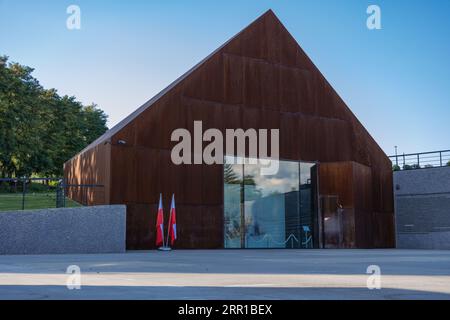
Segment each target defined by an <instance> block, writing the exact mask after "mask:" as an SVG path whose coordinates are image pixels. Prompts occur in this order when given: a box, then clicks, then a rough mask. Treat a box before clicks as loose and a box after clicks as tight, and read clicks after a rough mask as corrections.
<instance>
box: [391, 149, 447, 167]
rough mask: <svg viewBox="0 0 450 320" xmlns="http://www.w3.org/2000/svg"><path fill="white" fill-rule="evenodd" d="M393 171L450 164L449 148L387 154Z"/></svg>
mask: <svg viewBox="0 0 450 320" xmlns="http://www.w3.org/2000/svg"><path fill="white" fill-rule="evenodd" d="M389 159H390V160H391V162H392V166H393V169H394V171H398V170H402V169H403V170H410V169H421V168H432V167H445V166H450V150H439V151H428V152H419V153H403V154H397V155H394V156H389Z"/></svg>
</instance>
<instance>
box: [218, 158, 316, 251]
mask: <svg viewBox="0 0 450 320" xmlns="http://www.w3.org/2000/svg"><path fill="white" fill-rule="evenodd" d="M236 163H237V161H236V158H233V157H226V158H225V164H224V222H225V223H224V228H225V230H224V237H225V239H224V245H225V248H312V247H313V246H314V243H313V230H314V229H315V228H314V226H313V224H314V221H315V219H314V217H315V209H314V208H315V207H316V206H315V203H314V202H315V200H314V199H315V196H314V191H313V186H314V185H315V184H314V183H312V181H313V180H312V178H311V177H312V171H313V168H314V166H315V165H314V164H312V163H304V162H295V161H279V170H278V172H277V173H276V174H275V175H261V165H260V164H248V163H249V162H248V161H246V162H245V163H246V164H236Z"/></svg>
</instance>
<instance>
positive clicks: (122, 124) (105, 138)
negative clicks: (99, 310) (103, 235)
mask: <svg viewBox="0 0 450 320" xmlns="http://www.w3.org/2000/svg"><path fill="white" fill-rule="evenodd" d="M269 15H270V16H272V17H274V18H275V19H276V20H278V18H277V17H276V15H275V13H274V12H273V11H272V10H271V9H269V10H267V11H266V12H265V13H264V14H262V15H261V16H260V17H258V18H257V19H256V20H254V21H253V22H252V23H250V24H249V25H248V26H247V27H245V28H244V29H242V30H241V31H240V32H239V33H237V34H236V35H234V36H233V37H232V38H230V39H229V40H228V41H226V42H225V43H224V44H222V45H221V46H220V47H219V48H217V49H216V50H214V51H213V52H212V53H211V54H209V55H208V56H207V57H206V58H204V59H203V60H202V61H200V62H199V63H197V64H196V65H195V66H193V67H192V68H191V69H189V70H188V71H187V72H185V73H184V74H183V75H181V76H180V77H179V78H178V79H176V80H175V81H173V82H172V83H171V84H169V85H168V86H167V87H166V88H164V89H163V90H161V91H160V92H159V93H158V94H157V95H155V96H154V97H153V98H151V99H150V100H148V101H147V102H145V103H144V104H143V105H141V106H140V107H139V108H138V109H136V110H135V111H133V112H132V113H131V114H129V115H128V116H127V117H126V118H125V119H123V120H122V121H120V122H119V123H118V124H116V125H115V126H114V127H112V128H111V129H109V130H108V131H106V132H105V133H104V134H103V135H101V136H100V137H99V138H97V139H96V140H94V141H93V142H92V143H91V144H89V145H88V146H87V147H85V148H84V149H83V150H81V151H80V152H79V153H77V154H76V155H75V156H74V157H72V159H73V158H75V157H76V156H77V155H79V154H81V153H83V152H85V151H87V150H89V149H91V148H93V147H95V146H96V145H98V144H100V143H102V142H105V141H108V140H109V139H111V138H112V137H113V136H114V135H115V134H116V133H118V132H119V131H120V130H122V129H123V128H124V127H126V126H127V125H128V124H129V123H131V122H132V121H133V120H134V119H136V118H137V117H138V116H139V115H140V114H141V113H143V112H144V111H145V110H147V109H148V108H150V107H151V106H152V105H153V104H155V103H156V102H157V101H158V100H159V99H161V98H162V97H164V95H165V94H166V93H168V92H170V91H171V90H172V89H173V88H175V87H176V86H177V85H178V84H180V83H181V82H182V81H183V80H184V79H186V78H187V77H188V76H189V75H191V74H192V73H193V72H194V71H196V70H197V69H199V68H200V67H201V66H202V65H204V64H205V63H206V62H207V61H208V60H209V59H210V58H211V57H213V56H214V55H215V54H216V53H218V52H219V51H220V50H221V49H222V48H224V47H225V46H226V45H227V44H228V43H230V42H231V41H232V40H234V39H235V38H237V37H238V36H239V35H240V34H242V33H244V32H245V31H246V30H247V29H248V28H250V27H251V26H252V25H253V24H254V23H257V22H258V21H259V20H261V19H264V18H265V17H266V16H269ZM69 161H70V160H69Z"/></svg>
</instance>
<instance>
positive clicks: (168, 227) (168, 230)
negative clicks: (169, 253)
mask: <svg viewBox="0 0 450 320" xmlns="http://www.w3.org/2000/svg"><path fill="white" fill-rule="evenodd" d="M172 204H173V194H172V201H171V202H170V213H169V221H168V223H167V241H166V247H169V234H170V221H171V219H172Z"/></svg>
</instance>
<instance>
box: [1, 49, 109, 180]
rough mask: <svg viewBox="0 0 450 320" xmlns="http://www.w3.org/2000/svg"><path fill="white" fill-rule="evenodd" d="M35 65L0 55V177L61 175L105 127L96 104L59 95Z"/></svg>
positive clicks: (105, 116) (103, 118) (101, 113)
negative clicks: (35, 72)
mask: <svg viewBox="0 0 450 320" xmlns="http://www.w3.org/2000/svg"><path fill="white" fill-rule="evenodd" d="M32 72H33V69H32V68H30V67H27V66H23V65H20V64H18V63H13V62H9V61H8V57H6V56H0V177H2V178H5V177H6V178H10V177H22V176H31V175H33V174H34V175H41V176H61V175H62V169H63V164H64V162H65V161H67V160H68V159H70V158H71V157H72V156H73V155H75V154H76V153H78V152H79V151H81V150H82V149H83V148H84V147H86V146H87V145H88V144H90V143H91V142H92V141H94V140H95V139H96V138H98V137H99V136H100V135H101V134H103V133H104V132H105V131H106V130H107V129H108V128H107V127H106V121H107V118H108V117H107V115H106V114H105V112H103V111H102V110H101V109H99V108H98V106H97V105H96V104H91V105H87V106H83V105H82V104H81V103H80V102H79V101H77V100H76V98H75V97H73V96H70V97H69V96H62V97H61V96H59V95H58V94H57V91H56V89H45V88H43V87H42V86H41V85H40V84H39V81H38V80H37V79H36V78H34V77H33V76H32Z"/></svg>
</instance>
